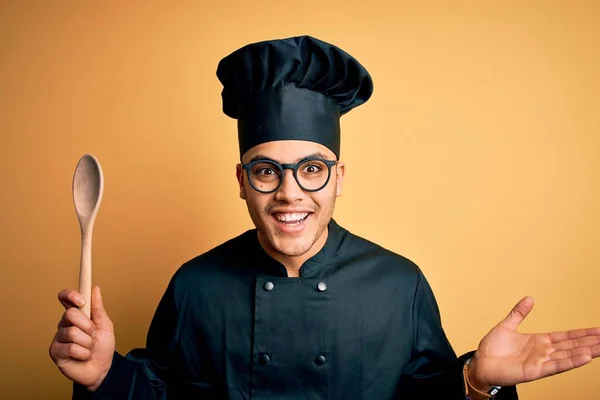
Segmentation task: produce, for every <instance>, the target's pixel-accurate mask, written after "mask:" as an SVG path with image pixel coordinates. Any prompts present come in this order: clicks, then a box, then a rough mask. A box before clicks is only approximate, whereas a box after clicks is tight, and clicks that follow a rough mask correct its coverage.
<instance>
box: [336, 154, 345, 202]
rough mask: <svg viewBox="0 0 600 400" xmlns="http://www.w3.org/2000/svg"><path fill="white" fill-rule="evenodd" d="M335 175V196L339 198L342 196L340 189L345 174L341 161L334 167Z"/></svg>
mask: <svg viewBox="0 0 600 400" xmlns="http://www.w3.org/2000/svg"><path fill="white" fill-rule="evenodd" d="M336 171H337V172H336V174H335V196H336V197H340V196H341V195H342V188H343V186H344V174H345V173H346V165H345V164H344V162H343V161H339V162H338V163H337V165H336Z"/></svg>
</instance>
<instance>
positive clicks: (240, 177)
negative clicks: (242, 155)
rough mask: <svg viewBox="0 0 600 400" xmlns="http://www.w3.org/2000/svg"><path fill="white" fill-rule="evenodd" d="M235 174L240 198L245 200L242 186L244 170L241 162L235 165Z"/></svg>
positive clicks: (244, 191) (244, 189) (244, 190)
mask: <svg viewBox="0 0 600 400" xmlns="http://www.w3.org/2000/svg"><path fill="white" fill-rule="evenodd" d="M235 176H236V178H237V181H238V185H239V186H240V198H241V199H242V200H246V187H245V186H244V170H243V169H242V164H240V163H238V164H237V165H236V166H235Z"/></svg>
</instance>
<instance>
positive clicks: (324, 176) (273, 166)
mask: <svg viewBox="0 0 600 400" xmlns="http://www.w3.org/2000/svg"><path fill="white" fill-rule="evenodd" d="M336 164H337V161H332V160H324V159H322V158H320V157H309V158H305V159H303V160H301V161H300V162H299V163H297V164H279V163H277V162H275V161H273V160H269V159H260V160H255V161H252V162H250V163H248V164H242V168H244V169H245V170H246V173H247V174H248V178H249V179H248V180H249V181H250V185H251V186H252V188H253V189H254V190H256V191H257V192H259V193H273V192H275V191H277V190H278V189H279V188H280V187H281V184H282V183H283V177H284V170H286V169H291V170H292V171H294V178H295V179H296V182H297V183H298V186H300V187H301V188H302V190H304V191H307V192H317V191H319V190H321V189H323V188H324V187H325V186H327V183H329V178H330V177H331V167H333V166H334V165H336Z"/></svg>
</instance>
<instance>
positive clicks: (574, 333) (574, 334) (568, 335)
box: [548, 328, 600, 342]
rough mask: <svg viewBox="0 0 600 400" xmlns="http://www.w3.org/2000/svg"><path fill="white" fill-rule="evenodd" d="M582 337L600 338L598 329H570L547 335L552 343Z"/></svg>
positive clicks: (599, 329)
mask: <svg viewBox="0 0 600 400" xmlns="http://www.w3.org/2000/svg"><path fill="white" fill-rule="evenodd" d="M584 336H600V328H585V329H572V330H570V331H563V332H552V333H549V334H548V337H550V340H551V341H552V342H560V341H562V340H570V339H578V338H581V337H584Z"/></svg>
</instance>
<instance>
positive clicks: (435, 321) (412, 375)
mask: <svg viewBox="0 0 600 400" xmlns="http://www.w3.org/2000/svg"><path fill="white" fill-rule="evenodd" d="M473 354H474V352H473V351H472V352H468V353H466V354H463V355H461V356H460V357H457V356H456V354H455V352H454V350H453V349H452V346H451V345H450V343H449V341H448V339H447V336H446V334H445V332H444V329H443V327H442V323H441V317H440V312H439V308H438V305H437V302H436V300H435V296H434V294H433V291H432V290H431V287H430V285H429V283H428V282H427V280H426V278H425V277H424V276H423V275H422V274H420V275H419V279H418V282H417V286H416V289H415V295H414V301H413V355H412V358H411V361H410V363H409V364H408V365H407V367H406V369H405V371H404V375H403V378H402V381H401V382H400V383H399V385H398V394H399V397H398V398H408V399H419V398H438V399H446V400H465V398H466V396H465V389H464V378H463V366H464V364H465V362H466V361H467V359H469V358H470V357H472V356H473ZM517 399H518V395H517V391H516V387H515V386H507V387H503V388H502V389H501V390H500V393H498V395H497V396H496V400H517Z"/></svg>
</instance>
